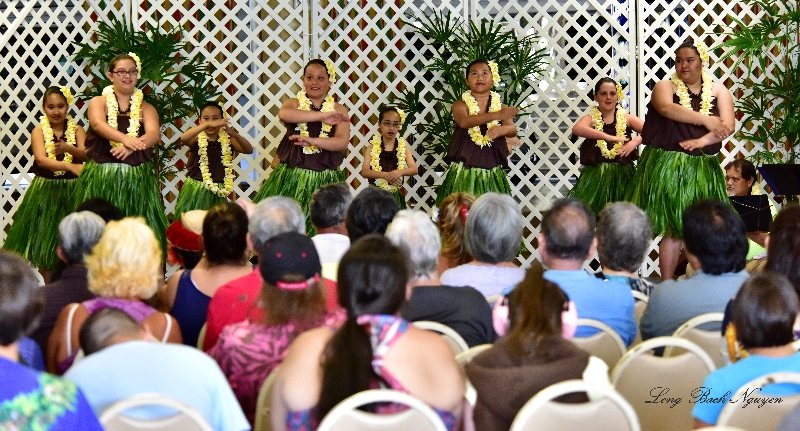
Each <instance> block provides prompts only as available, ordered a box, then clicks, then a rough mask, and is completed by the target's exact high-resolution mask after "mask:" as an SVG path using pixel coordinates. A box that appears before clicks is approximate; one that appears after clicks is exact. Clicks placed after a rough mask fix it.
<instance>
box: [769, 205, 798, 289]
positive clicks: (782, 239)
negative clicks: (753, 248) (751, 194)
mask: <svg viewBox="0 0 800 431" xmlns="http://www.w3.org/2000/svg"><path fill="white" fill-rule="evenodd" d="M770 229H771V231H770V233H769V248H768V249H767V264H766V265H765V267H764V270H766V271H772V272H777V273H779V274H783V275H785V276H786V277H787V278H788V279H789V282H791V283H792V286H794V290H795V292H797V294H798V295H800V235H798V234H797V233H798V232H800V205H797V204H792V205H787V206H785V207H783V209H782V210H781V212H779V213H778V215H777V216H776V217H775V220H773V221H772V225H771V228H770Z"/></svg>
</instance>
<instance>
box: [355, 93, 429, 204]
mask: <svg viewBox="0 0 800 431" xmlns="http://www.w3.org/2000/svg"><path fill="white" fill-rule="evenodd" d="M405 120H406V115H405V113H404V112H403V110H402V109H400V108H396V107H393V106H390V107H385V108H383V109H381V113H380V115H379V116H378V132H379V133H378V134H376V135H375V136H374V137H373V138H372V141H370V143H369V144H368V145H367V149H366V150H364V158H363V159H362V161H361V176H363V177H365V178H368V179H370V180H374V181H371V182H372V183H373V184H374V185H375V186H377V187H379V188H382V189H383V190H386V191H388V192H390V193H391V194H392V195H394V198H395V199H396V200H397V204H398V205H399V206H400V209H406V199H405V197H404V196H403V193H402V190H401V189H402V187H403V176H406V175H416V174H417V164H416V163H415V162H414V154H413V152H412V151H411V148H410V147H409V146H408V142H406V140H405V139H403V137H402V136H400V132H401V131H402V130H403V123H405Z"/></svg>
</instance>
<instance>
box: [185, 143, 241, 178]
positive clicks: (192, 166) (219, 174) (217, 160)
mask: <svg viewBox="0 0 800 431" xmlns="http://www.w3.org/2000/svg"><path fill="white" fill-rule="evenodd" d="M197 151H198V149H197V145H195V146H193V147H190V148H189V151H188V154H189V163H188V164H187V165H186V170H187V172H188V173H187V175H188V176H189V177H190V178H193V179H195V180H197V181H203V175H202V174H201V173H200V154H198V152H197ZM206 153H208V172H210V173H211V181H213V182H215V183H221V182H223V181H225V167H224V166H222V144H220V143H219V141H212V140H209V141H208V147H207V148H206ZM231 155H234V152H233V149H231Z"/></svg>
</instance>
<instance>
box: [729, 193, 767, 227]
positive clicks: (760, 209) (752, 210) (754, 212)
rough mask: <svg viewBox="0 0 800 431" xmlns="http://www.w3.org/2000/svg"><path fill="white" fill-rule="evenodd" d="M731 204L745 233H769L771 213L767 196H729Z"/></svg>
mask: <svg viewBox="0 0 800 431" xmlns="http://www.w3.org/2000/svg"><path fill="white" fill-rule="evenodd" d="M731 203H732V204H733V208H734V209H735V210H736V212H737V213H739V216H740V217H742V220H743V221H744V227H745V229H746V230H747V232H769V228H770V225H771V224H772V213H771V212H770V208H769V197H768V196H767V195H752V196H731Z"/></svg>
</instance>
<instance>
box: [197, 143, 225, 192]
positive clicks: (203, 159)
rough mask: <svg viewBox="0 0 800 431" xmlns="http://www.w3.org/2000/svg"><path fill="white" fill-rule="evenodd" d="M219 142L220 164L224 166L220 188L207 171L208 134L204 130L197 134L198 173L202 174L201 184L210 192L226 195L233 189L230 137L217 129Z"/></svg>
mask: <svg viewBox="0 0 800 431" xmlns="http://www.w3.org/2000/svg"><path fill="white" fill-rule="evenodd" d="M219 144H220V146H221V147H222V166H224V167H225V179H224V180H223V182H222V188H219V186H218V185H217V184H216V183H215V182H214V181H213V180H212V179H211V173H210V172H209V171H208V135H207V134H206V132H200V134H199V135H197V154H198V155H199V156H200V175H202V176H203V185H204V186H205V187H206V189H208V191H210V192H211V193H214V194H216V195H217V196H221V197H226V196H228V195H229V194H231V190H233V151H231V138H230V136H228V134H227V133H226V132H225V131H224V130H220V131H219Z"/></svg>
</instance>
